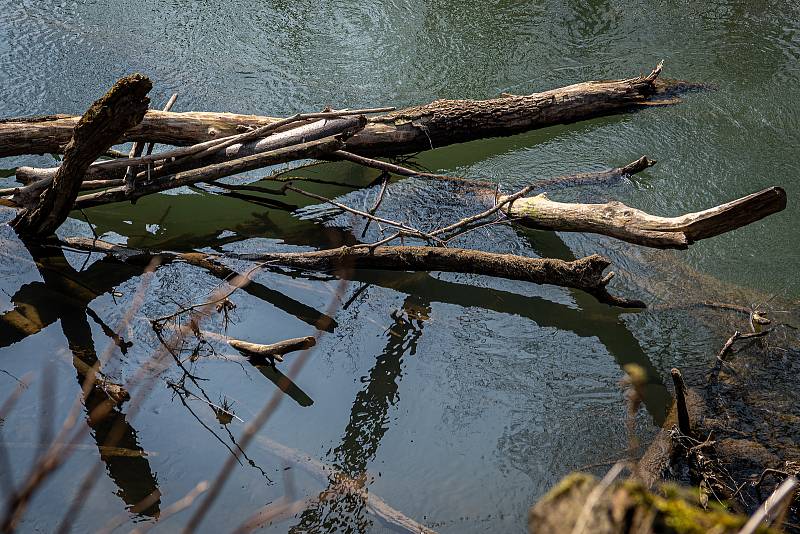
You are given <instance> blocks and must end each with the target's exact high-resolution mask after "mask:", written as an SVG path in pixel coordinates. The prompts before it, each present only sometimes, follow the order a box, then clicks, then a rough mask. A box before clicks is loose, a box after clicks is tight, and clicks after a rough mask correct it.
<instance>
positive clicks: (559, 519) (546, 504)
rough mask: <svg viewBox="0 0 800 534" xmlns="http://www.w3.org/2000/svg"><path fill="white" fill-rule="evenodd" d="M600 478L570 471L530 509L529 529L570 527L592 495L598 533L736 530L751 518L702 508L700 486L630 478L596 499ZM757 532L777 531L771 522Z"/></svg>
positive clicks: (723, 533) (591, 516)
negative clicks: (653, 488) (650, 484)
mask: <svg viewBox="0 0 800 534" xmlns="http://www.w3.org/2000/svg"><path fill="white" fill-rule="evenodd" d="M597 484H598V480H597V478H595V477H593V476H591V475H587V474H584V473H572V474H570V475H568V476H567V477H565V478H564V479H563V480H561V482H559V483H558V484H557V485H556V486H555V487H554V488H553V489H552V490H550V492H549V493H547V494H546V495H545V496H544V497H542V499H541V500H540V501H539V502H538V503H536V504H535V505H534V506H532V507H531V509H530V510H529V511H528V530H529V532H530V533H531V534H537V533H540V534H544V533H567V534H569V533H571V532H572V531H573V529H574V528H575V523H576V522H577V521H578V519H579V517H580V516H581V514H582V513H584V509H586V506H587V502H589V501H590V500H594V505H593V506H592V505H591V503H590V508H589V513H587V514H586V516H585V520H586V523H585V528H584V529H583V531H584V532H592V533H596V534H651V533H665V534H706V533H713V534H735V533H737V532H739V530H740V529H741V527H742V526H744V524H745V523H746V522H747V520H748V518H747V517H745V516H738V515H734V514H731V513H728V512H727V511H726V510H724V509H723V508H722V507H721V506H719V505H716V504H714V503H709V506H708V508H707V509H703V508H702V507H700V506H699V505H698V504H697V501H698V492H697V490H690V489H684V488H679V487H677V486H674V485H670V484H665V485H663V486H662V487H661V488H660V489H659V492H658V493H653V492H650V491H648V490H647V489H646V488H645V487H644V486H643V485H642V484H641V483H639V482H636V481H633V480H627V481H621V482H616V483H614V484H612V485H611V486H609V487H608V488H607V489H606V490H605V491H604V492H603V493H602V494H600V495H599V497H598V498H597V499H596V500H595V499H594V496H592V490H594V489H595V488H596V487H597ZM757 532H760V533H775V534H777V533H778V531H776V530H772V529H767V528H761V529H759V530H758V531H757Z"/></svg>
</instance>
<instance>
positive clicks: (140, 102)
mask: <svg viewBox="0 0 800 534" xmlns="http://www.w3.org/2000/svg"><path fill="white" fill-rule="evenodd" d="M152 86H153V85H152V83H151V82H150V80H149V79H147V78H146V77H144V76H142V75H140V74H134V75H132V76H126V77H125V78H122V79H120V80H119V81H118V82H117V83H116V84H114V86H113V87H112V88H111V89H110V90H109V91H108V92H107V93H106V94H105V95H104V96H103V97H102V98H100V99H99V100H97V101H96V102H95V103H94V104H92V106H91V107H90V108H89V109H88V110H87V111H86V113H84V115H83V117H81V118H80V120H79V121H78V122H77V124H76V125H75V127H74V129H73V131H72V134H71V140H70V141H69V144H68V145H67V147H66V150H65V151H64V160H63V162H62V163H61V166H60V167H59V168H58V171H57V172H56V174H55V176H54V178H53V181H52V183H51V184H49V185H48V187H47V188H46V189H45V190H44V191H43V192H42V193H41V194H37V195H35V196H34V195H32V196H31V197H30V198H27V199H26V198H23V199H22V200H23V206H24V207H23V209H22V210H20V212H19V213H17V216H16V217H15V218H14V220H13V221H12V222H11V226H12V227H13V228H14V230H16V232H17V233H18V234H20V235H23V236H29V237H41V236H47V235H51V234H53V233H54V232H55V231H56V229H57V228H58V227H59V226H61V223H63V222H64V221H65V220H66V218H67V215H69V212H70V211H72V209H73V204H74V202H75V199H76V198H77V196H78V192H79V191H80V188H81V183H82V182H83V176H84V174H85V173H86V169H87V168H88V167H89V166H90V165H91V164H92V163H93V162H94V161H95V160H96V159H97V158H98V157H100V156H101V155H102V154H104V153H105V152H106V151H107V150H108V149H109V148H110V147H111V146H112V145H114V144H115V143H117V142H118V141H119V138H120V137H121V136H122V135H123V134H124V133H125V131H126V130H129V129H130V128H132V127H133V126H135V125H137V124H138V123H139V122H141V120H142V118H143V117H144V114H145V112H146V111H147V107H148V105H149V104H150V99H149V98H148V97H147V93H148V92H150V89H151V88H152Z"/></svg>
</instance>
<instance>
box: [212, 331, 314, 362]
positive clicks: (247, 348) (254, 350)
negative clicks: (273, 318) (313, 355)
mask: <svg viewBox="0 0 800 534" xmlns="http://www.w3.org/2000/svg"><path fill="white" fill-rule="evenodd" d="M316 344H317V339H316V338H315V337H314V336H306V337H296V338H292V339H286V340H284V341H278V342H277V343H270V344H269V345H262V344H260V343H250V342H248V341H241V340H238V339H229V340H228V345H230V346H231V347H233V348H234V349H236V350H238V351H239V352H241V353H242V354H244V355H245V356H249V357H251V358H258V359H269V360H270V362H272V363H273V364H274V363H275V361H279V362H282V361H283V356H284V354H288V353H290V352H295V351H298V350H303V349H308V348H311V347H313V346H314V345H316Z"/></svg>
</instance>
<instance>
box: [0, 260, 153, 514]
mask: <svg viewBox="0 0 800 534" xmlns="http://www.w3.org/2000/svg"><path fill="white" fill-rule="evenodd" d="M29 250H30V251H31V255H32V257H33V261H34V262H35V264H36V268H37V269H38V271H39V273H40V274H41V277H42V280H43V281H42V282H34V283H32V284H26V285H25V286H23V287H22V288H20V290H19V291H18V292H17V293H16V294H14V296H13V297H12V298H11V301H12V302H13V304H14V309H13V310H10V311H7V312H5V313H3V314H2V315H0V347H6V346H9V345H12V344H14V343H17V342H19V341H21V340H23V339H24V338H26V337H28V336H31V335H35V334H36V333H37V332H39V331H40V330H42V329H43V328H46V327H47V326H48V325H50V324H52V323H55V322H56V321H60V323H61V329H62V331H63V333H64V337H65V338H66V340H67V345H68V347H69V350H70V352H71V353H72V357H73V363H74V365H75V371H76V375H77V376H76V378H77V386H76V387H77V388H78V390H80V388H81V387H83V381H84V379H85V377H86V372H87V370H88V369H89V368H91V367H92V366H94V365H95V364H96V363H97V353H96V351H95V343H94V340H93V338H92V330H91V328H90V326H89V315H88V313H89V310H90V308H88V305H89V303H90V302H91V301H92V300H94V299H95V298H96V297H97V296H98V295H100V294H102V293H106V292H108V291H111V290H112V289H113V288H114V287H115V286H116V285H118V284H120V283H121V282H123V281H125V280H126V279H129V278H131V277H134V276H137V275H138V274H140V273H141V271H140V270H138V269H133V268H130V267H128V266H125V265H120V264H118V263H117V262H109V261H105V260H101V261H99V262H96V263H94V264H93V265H92V266H91V267H89V268H88V269H87V270H85V271H81V272H78V271H76V270H75V269H74V268H73V267H72V266H71V265H70V264H69V263H68V262H67V259H66V258H65V257H64V254H63V252H62V251H61V250H60V249H58V248H52V247H51V248H43V247H36V246H32V247H31V248H30V249H29ZM91 313H92V315H93V316H95V317H96V314H95V313H94V312H91ZM84 402H85V408H86V423H87V424H88V425H89V428H91V431H92V432H91V433H92V435H93V437H94V440H95V441H96V442H97V447H98V450H99V453H100V458H101V459H102V460H103V462H104V463H105V465H106V469H107V471H108V476H109V477H110V478H111V479H112V480H113V481H114V483H115V484H116V485H117V487H118V488H119V491H118V493H117V495H119V497H120V498H121V499H122V500H123V501H124V502H125V503H126V504H127V505H128V507H130V509H131V510H132V511H134V512H135V513H137V514H144V515H147V516H151V517H158V515H159V505H160V500H158V499H156V501H155V502H154V503H153V504H151V505H150V506H147V507H146V508H141V507H137V504H139V503H140V502H141V501H142V500H143V499H144V498H145V497H148V496H150V495H151V494H154V493H157V492H158V481H157V479H156V476H155V475H154V474H153V470H152V469H151V467H150V463H149V461H148V460H147V458H146V455H145V454H144V451H143V449H142V448H141V446H140V445H139V441H138V438H137V433H136V430H135V429H134V428H133V427H132V426H131V425H130V424H129V423H128V422H127V421H126V419H125V414H124V413H123V412H122V411H121V410H120V409H118V408H116V407H115V408H113V409H112V410H111V411H110V413H109V414H108V415H102V416H100V415H98V411H95V409H96V408H98V407H99V406H100V405H102V404H104V403H108V402H110V401H109V399H108V397H107V396H106V395H105V394H104V393H103V392H101V391H98V390H96V389H90V390H89V394H88V395H87V397H86V399H85V401H84ZM104 411H105V410H102V411H101V412H104ZM109 447H113V448H121V449H124V450H126V451H130V452H131V454H129V455H120V454H114V453H113V452H112V453H111V454H109V453H108V448H109ZM137 452H138V453H140V454H136V453H137Z"/></svg>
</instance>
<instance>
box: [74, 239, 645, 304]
mask: <svg viewBox="0 0 800 534" xmlns="http://www.w3.org/2000/svg"><path fill="white" fill-rule="evenodd" d="M64 244H65V245H67V246H69V247H73V248H78V249H81V250H89V251H94V252H101V253H105V254H110V255H112V256H114V257H116V258H118V259H120V260H121V261H127V262H133V263H142V262H147V261H149V259H150V258H152V257H153V256H154V255H158V256H162V257H163V258H165V259H167V260H170V261H181V259H183V258H184V257H185V256H187V258H186V259H187V261H192V262H196V261H197V257H198V256H200V257H202V259H203V260H204V261H213V262H216V261H218V260H220V259H222V258H221V257H218V256H213V255H206V254H202V253H196V252H194V253H185V254H181V253H174V252H156V253H149V252H145V251H141V250H136V249H132V248H128V247H125V246H122V245H116V244H112V243H107V242H105V241H101V240H98V239H88V238H80V237H73V238H67V239H65V240H64ZM189 257H191V258H189ZM232 257H234V258H237V259H243V260H247V261H254V262H258V263H261V264H264V265H265V266H267V265H268V266H272V267H289V268H294V269H304V270H310V271H336V272H337V274H338V275H339V276H343V277H346V276H347V272H348V271H349V270H351V269H382V270H391V271H442V272H454V273H470V274H480V275H485V276H496V277H500V278H507V279H510V280H520V281H525V282H533V283H535V284H550V285H556V286H562V287H569V288H573V289H580V290H582V291H585V292H587V293H589V294H591V295H593V296H594V297H595V298H597V299H598V300H599V301H600V302H605V303H607V304H610V305H614V306H620V307H626V308H644V307H645V304H644V303H643V302H640V301H638V300H629V299H626V298H623V297H618V296H615V295H611V294H609V293H608V290H607V288H606V286H607V285H608V283H609V282H610V281H611V278H612V277H613V273H609V274H607V275H604V274H603V271H605V269H606V268H607V267H608V266H609V265H610V264H611V262H609V261H608V260H607V259H606V258H603V257H602V256H600V255H597V254H594V255H592V256H587V257H585V258H581V259H578V260H574V261H564V260H557V259H551V258H525V257H522V256H515V255H511V254H496V253H492V252H481V251H477V250H466V249H457V248H440V247H424V246H417V247H413V246H381V247H371V246H366V245H360V246H359V245H356V246H351V247H340V248H336V249H330V250H320V251H312V252H275V253H258V254H241V255H234V256H232Z"/></svg>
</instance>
